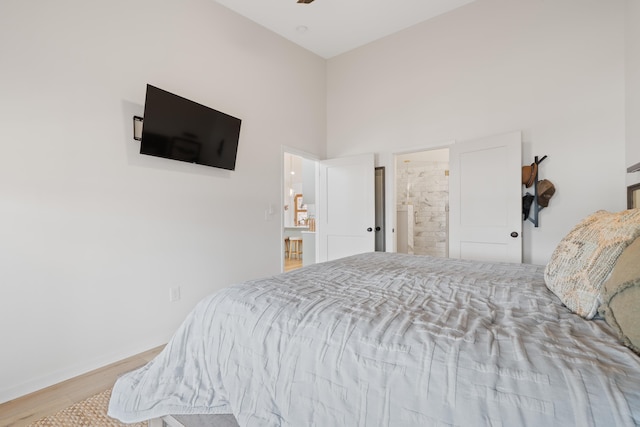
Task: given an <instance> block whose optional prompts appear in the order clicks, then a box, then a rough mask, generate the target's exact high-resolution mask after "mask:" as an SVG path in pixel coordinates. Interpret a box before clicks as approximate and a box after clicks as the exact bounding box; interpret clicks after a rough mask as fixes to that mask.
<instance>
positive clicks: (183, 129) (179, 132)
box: [140, 85, 241, 170]
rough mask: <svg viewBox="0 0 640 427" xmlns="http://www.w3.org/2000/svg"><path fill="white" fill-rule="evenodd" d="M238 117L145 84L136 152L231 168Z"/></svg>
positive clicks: (233, 161) (238, 135) (238, 130)
mask: <svg viewBox="0 0 640 427" xmlns="http://www.w3.org/2000/svg"><path fill="white" fill-rule="evenodd" d="M240 123H241V120H240V119H238V118H236V117H233V116H230V115H228V114H225V113H222V112H220V111H217V110H214V109H213V108H209V107H206V106H204V105H201V104H198V103H197V102H193V101H190V100H188V99H185V98H182V97H181V96H178V95H174V94H173V93H170V92H167V91H165V90H162V89H159V88H157V87H155V86H151V85H147V95H146V99H145V103H144V122H143V126H142V140H141V142H140V154H147V155H150V156H158V157H164V158H167V159H173V160H180V161H183V162H189V163H197V164H200V165H206V166H213V167H216V168H222V169H228V170H234V169H235V167H236V155H237V152H238V140H239V138H240Z"/></svg>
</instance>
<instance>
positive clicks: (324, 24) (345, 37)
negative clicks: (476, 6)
mask: <svg viewBox="0 0 640 427" xmlns="http://www.w3.org/2000/svg"><path fill="white" fill-rule="evenodd" d="M216 1H217V2H218V3H220V4H222V5H224V6H226V7H228V8H229V9H231V10H233V11H235V12H236V13H239V14H240V15H243V16H245V17H247V18H249V19H250V20H252V21H254V22H256V23H258V24H260V25H262V26H263V27H266V28H268V29H270V30H271V31H273V32H275V33H277V34H280V35H281V36H282V37H284V38H286V39H288V40H291V41H292V42H294V43H296V44H298V45H300V46H302V47H304V48H305V49H307V50H310V51H312V52H314V53H316V54H317V55H319V56H321V57H323V58H326V59H328V58H331V57H333V56H336V55H340V54H341V53H344V52H347V51H349V50H351V49H354V48H356V47H359V46H362V45H365V44H367V43H369V42H372V41H374V40H377V39H380V38H382V37H385V36H388V35H389V34H393V33H395V32H397V31H400V30H402V29H404V28H408V27H410V26H412V25H415V24H417V23H419V22H422V21H426V20H427V19H430V18H433V17H435V16H437V15H440V14H442V13H445V12H448V11H450V10H452V9H455V8H457V7H460V6H463V5H465V4H467V3H471V2H472V1H475V0H315V1H314V2H313V3H309V4H303V3H300V4H298V3H297V2H296V1H297V0H216Z"/></svg>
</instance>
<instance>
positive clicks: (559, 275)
mask: <svg viewBox="0 0 640 427" xmlns="http://www.w3.org/2000/svg"><path fill="white" fill-rule="evenodd" d="M639 235H640V209H629V210H626V211H622V212H617V213H612V212H607V211H598V212H596V213H594V214H592V215H590V216H588V217H587V218H585V219H583V220H582V221H581V222H580V223H579V224H578V225H576V226H575V227H574V228H573V230H571V231H570V232H569V234H567V235H566V236H565V237H564V238H563V239H562V240H561V241H560V243H559V244H558V246H557V247H556V249H555V251H554V252H553V255H552V256H551V260H550V261H549V264H547V267H546V269H545V272H544V279H545V282H546V284H547V287H548V288H549V289H550V290H551V291H552V292H553V293H554V294H556V295H557V296H558V298H560V300H561V301H562V302H563V303H564V304H565V305H566V306H567V307H568V308H569V309H570V310H571V311H573V312H574V313H577V314H579V315H580V316H582V317H584V318H586V319H591V318H593V316H595V314H596V313H597V312H598V307H599V306H600V302H601V301H602V295H601V293H602V285H603V283H604V281H605V280H606V279H607V277H608V276H609V274H610V273H611V270H612V269H613V266H614V265H615V263H616V260H617V259H618V257H619V256H620V254H621V253H622V251H623V250H624V249H625V248H626V247H627V246H628V245H629V244H630V243H631V242H633V241H634V240H635V238H636V237H638V236H639Z"/></svg>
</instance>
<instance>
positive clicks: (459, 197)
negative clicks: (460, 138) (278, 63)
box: [449, 132, 522, 263]
mask: <svg viewBox="0 0 640 427" xmlns="http://www.w3.org/2000/svg"><path fill="white" fill-rule="evenodd" d="M521 141H522V135H521V133H520V132H511V133H507V134H503V135H496V136H492V137H487V138H483V139H478V140H474V141H466V142H463V143H456V144H454V145H453V146H452V148H451V158H450V169H451V170H450V176H449V207H450V225H449V227H450V228H449V256H450V257H451V258H465V259H475V260H483V261H504V262H518V263H519V262H522V173H521V171H522V170H521V158H522V143H521Z"/></svg>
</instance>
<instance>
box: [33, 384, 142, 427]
mask: <svg viewBox="0 0 640 427" xmlns="http://www.w3.org/2000/svg"><path fill="white" fill-rule="evenodd" d="M110 397H111V389H108V390H105V391H103V392H102V393H98V394H96V395H95V396H91V397H90V398H88V399H86V400H83V401H82V402H78V403H76V404H74V405H71V406H69V407H68V408H65V409H63V410H62V411H60V412H58V413H56V414H54V415H50V416H48V417H45V418H42V419H40V420H38V421H36V422H34V423H31V424H29V426H28V427H123V426H130V427H146V426H147V423H146V422H142V423H136V424H122V423H121V422H118V420H114V419H113V418H110V417H108V416H107V407H108V406H109V398H110Z"/></svg>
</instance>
